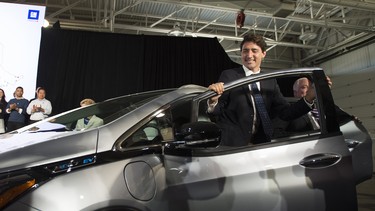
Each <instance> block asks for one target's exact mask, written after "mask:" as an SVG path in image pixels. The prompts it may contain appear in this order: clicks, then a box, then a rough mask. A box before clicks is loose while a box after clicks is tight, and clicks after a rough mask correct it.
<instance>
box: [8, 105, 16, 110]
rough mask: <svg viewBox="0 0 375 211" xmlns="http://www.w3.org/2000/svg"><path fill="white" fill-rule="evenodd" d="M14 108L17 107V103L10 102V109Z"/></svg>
mask: <svg viewBox="0 0 375 211" xmlns="http://www.w3.org/2000/svg"><path fill="white" fill-rule="evenodd" d="M16 108H17V104H15V103H12V104H10V105H9V109H10V110H14V109H16Z"/></svg>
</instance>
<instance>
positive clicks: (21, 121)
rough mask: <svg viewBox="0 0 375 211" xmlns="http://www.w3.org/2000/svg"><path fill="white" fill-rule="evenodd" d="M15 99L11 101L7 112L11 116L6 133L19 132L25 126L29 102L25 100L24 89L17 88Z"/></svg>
mask: <svg viewBox="0 0 375 211" xmlns="http://www.w3.org/2000/svg"><path fill="white" fill-rule="evenodd" d="M14 95H15V98H13V99H11V100H9V102H8V105H7V107H6V112H7V113H8V114H9V119H8V123H7V129H6V132H10V131H13V130H17V129H18V128H21V127H23V126H25V125H26V124H25V123H26V122H25V120H26V115H27V113H26V109H27V106H28V105H29V101H28V100H26V99H25V98H23V88H22V87H20V86H19V87H17V88H16V91H15V93H14Z"/></svg>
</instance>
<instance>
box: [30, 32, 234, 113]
mask: <svg viewBox="0 0 375 211" xmlns="http://www.w3.org/2000/svg"><path fill="white" fill-rule="evenodd" d="M235 66H238V64H237V63H234V62H232V61H231V60H230V58H229V57H228V56H227V54H226V53H225V51H224V50H223V48H222V47H221V45H220V43H219V42H218V41H217V39H216V38H191V37H167V36H146V35H126V34H115V33H99V32H87V31H74V30H63V29H43V30H42V40H41V47H40V55H39V66H38V75H37V86H42V87H45V88H46V91H47V96H46V98H47V99H49V100H50V101H51V103H52V106H53V113H54V114H56V113H60V112H63V111H66V110H69V109H72V108H75V107H78V106H79V102H80V101H81V100H82V99H83V98H92V99H94V100H95V101H102V100H105V99H108V98H112V97H117V96H121V95H125V94H130V93H136V92H141V91H148V90H154V89H164V88H172V87H179V86H181V85H185V84H198V85H202V86H207V85H209V84H210V83H213V82H216V81H217V79H218V77H219V75H220V73H221V71H223V70H225V69H228V68H232V67H235Z"/></svg>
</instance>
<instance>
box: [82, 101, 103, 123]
mask: <svg viewBox="0 0 375 211" xmlns="http://www.w3.org/2000/svg"><path fill="white" fill-rule="evenodd" d="M94 103H95V101H94V100H92V99H89V98H86V99H83V100H82V101H81V102H80V105H81V107H85V106H88V105H91V104H94ZM101 125H103V120H102V119H101V118H99V117H97V116H95V115H92V116H88V117H85V118H82V119H79V120H78V121H77V125H76V128H75V130H86V129H89V128H95V127H99V126H101Z"/></svg>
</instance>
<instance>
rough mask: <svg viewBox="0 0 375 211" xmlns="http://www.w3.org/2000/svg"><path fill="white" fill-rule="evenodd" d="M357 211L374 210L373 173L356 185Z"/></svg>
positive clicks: (374, 185)
mask: <svg viewBox="0 0 375 211" xmlns="http://www.w3.org/2000/svg"><path fill="white" fill-rule="evenodd" d="M357 198H358V211H375V175H374V174H373V176H372V179H371V180H367V181H365V182H363V183H361V184H359V185H357Z"/></svg>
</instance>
